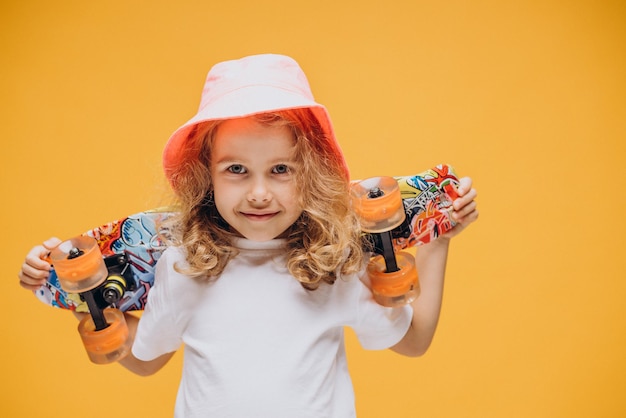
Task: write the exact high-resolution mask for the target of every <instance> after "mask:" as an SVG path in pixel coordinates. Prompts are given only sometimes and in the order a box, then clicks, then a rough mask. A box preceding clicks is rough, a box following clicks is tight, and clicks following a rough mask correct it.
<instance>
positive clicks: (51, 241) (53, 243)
mask: <svg viewBox="0 0 626 418" xmlns="http://www.w3.org/2000/svg"><path fill="white" fill-rule="evenodd" d="M60 243H61V240H60V239H59V238H57V237H51V238H48V239H47V240H46V241H44V243H43V246H44V247H45V248H46V249H48V250H53V249H55V248H56V247H58V246H59V244H60Z"/></svg>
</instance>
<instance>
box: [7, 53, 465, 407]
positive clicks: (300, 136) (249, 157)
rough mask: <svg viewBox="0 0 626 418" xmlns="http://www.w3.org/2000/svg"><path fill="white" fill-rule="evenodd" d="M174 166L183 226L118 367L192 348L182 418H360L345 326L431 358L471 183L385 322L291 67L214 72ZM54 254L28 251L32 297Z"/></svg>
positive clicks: (338, 156)
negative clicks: (410, 295)
mask: <svg viewBox="0 0 626 418" xmlns="http://www.w3.org/2000/svg"><path fill="white" fill-rule="evenodd" d="M163 163H164V170H165V174H166V177H167V178H168V180H169V182H170V184H171V186H172V188H173V190H174V192H175V193H176V196H177V198H178V200H179V204H180V214H179V215H178V217H177V218H176V219H175V221H174V223H173V224H172V225H171V229H172V231H173V242H171V243H170V246H169V248H168V249H167V250H166V252H165V253H164V255H163V256H162V258H161V259H160V260H159V263H158V265H157V272H156V276H155V284H154V287H153V288H152V290H151V292H150V295H149V302H148V304H147V308H146V311H145V312H144V314H143V316H142V318H141V320H139V319H137V318H136V317H134V316H132V315H130V314H127V315H126V319H127V322H128V323H129V328H130V330H131V333H132V334H133V335H134V344H133V349H132V354H130V355H129V356H127V357H126V358H124V359H123V360H121V361H120V363H121V364H122V365H123V366H125V367H126V368H128V369H129V370H131V371H133V372H135V373H137V374H140V375H150V374H152V373H155V372H156V371H158V370H159V369H160V368H162V367H163V366H164V365H165V364H166V363H167V361H168V360H169V359H170V358H171V357H172V355H173V354H174V352H175V351H177V350H178V348H179V347H180V346H183V347H184V353H185V357H184V366H183V373H182V380H181V383H180V387H179V392H178V397H177V402H176V411H175V415H176V416H177V417H200V416H203V417H205V416H210V417H249V416H255V417H272V418H276V417H295V416H297V417H315V418H319V417H354V416H355V408H354V395H353V389H352V384H351V382H350V377H349V375H348V371H347V365H346V357H345V350H344V339H343V329H344V327H345V326H349V327H351V328H353V329H354V331H355V333H356V334H357V336H358V338H359V341H360V343H361V344H362V345H363V347H365V348H367V349H384V348H391V349H392V350H394V351H396V352H399V353H401V354H404V355H410V356H417V355H421V354H423V353H424V352H425V351H426V349H427V348H428V346H429V345H430V342H431V340H432V338H433V335H434V332H435V328H436V325H437V320H438V316H439V311H440V306H441V298H442V290H443V278H444V270H445V264H446V260H447V250H448V244H449V241H450V238H451V237H452V236H453V235H456V234H458V232H460V231H461V230H462V229H463V228H464V227H465V226H466V225H467V224H469V223H471V222H473V221H474V220H475V219H476V218H477V216H478V212H477V210H476V203H475V201H474V198H475V196H476V192H475V191H474V190H473V189H472V188H471V180H470V179H467V178H466V179H463V180H462V181H461V186H460V189H459V195H460V196H461V197H460V198H459V199H457V200H456V201H455V203H454V207H455V213H454V215H453V216H454V219H455V221H457V222H458V225H457V227H455V228H454V229H453V230H452V231H450V232H449V233H448V234H447V235H444V236H443V237H441V238H440V239H438V240H436V241H435V242H433V243H431V244H428V245H426V246H423V247H422V248H420V251H419V252H418V253H417V254H418V255H417V257H416V263H417V268H418V270H419V273H420V280H421V287H422V292H421V296H420V297H419V298H418V299H417V300H416V301H414V302H413V303H412V304H411V305H408V306H405V307H402V308H384V307H382V306H380V305H378V304H376V303H375V302H374V300H373V299H372V296H371V292H370V291H369V289H368V288H367V287H366V286H365V285H364V284H363V282H362V281H361V280H359V276H360V275H361V273H362V271H363V266H364V260H366V259H367V257H368V254H366V253H364V251H363V250H362V242H361V231H360V227H359V222H358V219H357V217H356V216H355V214H354V212H353V211H352V209H351V207H350V200H349V199H350V197H349V173H348V169H347V166H346V163H345V160H344V158H343V154H342V152H341V150H340V148H339V145H338V143H337V141H336V139H335V135H334V133H333V129H332V125H331V123H330V119H329V117H328V114H327V112H326V109H325V108H324V107H323V106H321V105H320V104H318V103H316V102H315V101H314V100H313V96H312V94H311V91H310V88H309V85H308V82H307V80H306V77H305V76H304V74H303V73H302V71H301V69H300V68H299V66H298V64H297V63H296V62H295V61H293V60H292V59H291V58H288V57H285V56H280V55H257V56H251V57H246V58H243V59H240V60H236V61H227V62H223V63H220V64H218V65H216V66H214V67H213V68H212V69H211V71H210V72H209V75H208V77H207V81H206V84H205V88H204V91H203V95H202V101H201V105H200V110H199V111H198V114H197V115H196V116H194V118H192V119H191V120H190V121H189V122H187V123H186V124H185V125H183V126H182V127H181V128H180V129H178V130H177V131H176V132H175V133H174V134H173V135H172V137H171V138H170V140H169V142H168V143H167V145H166V147H165V151H164V154H163ZM58 242H59V240H57V239H52V240H49V241H48V242H46V243H44V245H43V246H38V247H35V248H33V250H31V252H30V253H29V254H28V256H27V257H26V261H25V263H24V266H23V267H22V271H21V272H20V274H19V277H20V282H21V284H22V286H23V287H25V288H31V289H32V288H36V287H38V286H39V285H41V283H42V281H44V280H45V279H46V277H47V272H48V270H49V268H50V266H49V265H47V263H45V262H44V261H42V260H41V258H42V257H43V256H44V255H45V254H46V253H47V252H48V251H49V248H51V247H54V246H55V245H58Z"/></svg>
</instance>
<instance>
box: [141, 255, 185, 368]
mask: <svg viewBox="0 0 626 418" xmlns="http://www.w3.org/2000/svg"><path fill="white" fill-rule="evenodd" d="M172 258H174V259H176V258H177V257H176V254H172V253H171V252H170V250H169V249H168V250H166V251H165V253H163V256H162V257H161V258H160V259H159V261H158V263H157V266H156V270H155V276H154V285H153V286H152V288H151V289H150V293H149V294H148V301H147V303H146V309H145V310H144V312H143V315H142V316H141V319H140V320H139V325H138V327H137V334H136V336H135V341H134V343H133V348H132V352H133V355H134V356H135V357H137V358H138V359H140V360H144V361H149V360H153V359H155V358H157V357H159V356H161V355H163V354H167V353H171V352H173V351H176V350H177V349H178V348H179V347H180V345H181V343H182V340H181V333H180V330H179V328H180V327H179V326H177V318H176V316H175V315H174V309H172V308H173V306H172V305H173V303H174V302H175V301H176V298H175V297H173V295H172V291H171V282H170V281H171V277H172V275H173V274H178V273H176V272H175V271H174V269H173V264H174V261H173V260H172Z"/></svg>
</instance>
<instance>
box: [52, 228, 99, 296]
mask: <svg viewBox="0 0 626 418" xmlns="http://www.w3.org/2000/svg"><path fill="white" fill-rule="evenodd" d="M50 261H51V262H52V265H54V269H55V270H56V272H57V276H58V278H59V284H60V285H61V287H62V288H63V290H65V291H66V292H70V293H82V292H86V291H88V290H91V289H93V288H95V287H98V285H99V284H100V283H102V282H104V280H105V279H106V278H107V274H108V273H107V267H106V265H105V264H104V259H103V258H102V253H101V252H100V248H99V247H98V243H97V242H96V240H95V239H93V238H91V237H85V236H80V237H75V238H72V239H70V240H68V241H65V242H62V243H61V244H60V245H59V246H58V247H56V248H55V249H53V250H52V252H50Z"/></svg>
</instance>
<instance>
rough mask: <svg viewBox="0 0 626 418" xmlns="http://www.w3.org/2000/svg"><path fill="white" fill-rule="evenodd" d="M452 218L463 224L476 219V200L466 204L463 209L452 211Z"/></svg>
mask: <svg viewBox="0 0 626 418" xmlns="http://www.w3.org/2000/svg"><path fill="white" fill-rule="evenodd" d="M452 216H453V219H454V220H455V221H456V222H457V223H459V224H463V225H468V224H470V223H472V222H474V221H475V220H476V219H478V209H477V205H476V202H472V203H470V204H469V205H467V206H466V207H465V208H463V210H461V211H459V212H453V213H452Z"/></svg>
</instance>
